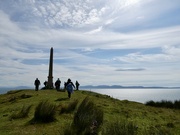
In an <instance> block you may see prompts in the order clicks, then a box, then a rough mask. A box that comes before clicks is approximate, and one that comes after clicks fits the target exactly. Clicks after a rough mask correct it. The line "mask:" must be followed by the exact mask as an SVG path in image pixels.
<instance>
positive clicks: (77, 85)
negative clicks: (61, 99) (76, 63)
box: [76, 81, 80, 90]
mask: <svg viewBox="0 0 180 135" xmlns="http://www.w3.org/2000/svg"><path fill="white" fill-rule="evenodd" d="M79 85H80V84H79V82H78V81H76V90H79Z"/></svg>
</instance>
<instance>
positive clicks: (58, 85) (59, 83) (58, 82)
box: [55, 78, 61, 91]
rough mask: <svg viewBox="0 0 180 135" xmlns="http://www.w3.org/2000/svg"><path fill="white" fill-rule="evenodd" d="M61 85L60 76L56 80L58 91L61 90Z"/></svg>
mask: <svg viewBox="0 0 180 135" xmlns="http://www.w3.org/2000/svg"><path fill="white" fill-rule="evenodd" d="M60 85H61V81H60V80H59V78H58V79H57V81H56V82H55V86H56V90H57V91H58V90H60Z"/></svg>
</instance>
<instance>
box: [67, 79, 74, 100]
mask: <svg viewBox="0 0 180 135" xmlns="http://www.w3.org/2000/svg"><path fill="white" fill-rule="evenodd" d="M74 88H75V86H74V84H73V82H71V79H68V81H67V83H66V90H67V92H68V97H69V98H71V93H73V89H74Z"/></svg>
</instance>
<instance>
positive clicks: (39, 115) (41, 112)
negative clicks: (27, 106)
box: [33, 100, 56, 123]
mask: <svg viewBox="0 0 180 135" xmlns="http://www.w3.org/2000/svg"><path fill="white" fill-rule="evenodd" d="M55 114H56V106H55V105H54V104H51V103H49V102H48V101H47V100H46V101H41V102H40V103H39V104H38V105H37V107H36V108H35V112H34V118H33V122H43V123H48V122H52V121H54V120H55Z"/></svg>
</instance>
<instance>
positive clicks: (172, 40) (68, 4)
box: [0, 0, 180, 86]
mask: <svg viewBox="0 0 180 135" xmlns="http://www.w3.org/2000/svg"><path fill="white" fill-rule="evenodd" d="M179 13H180V1H179V0H172V1H170V0H158V1H157V0H113V1H110V0H98V1H94V0H76V1H74V0H47V1H44V0H1V1H0V19H1V21H0V46H1V49H0V86H20V85H23V86H33V83H34V80H35V78H37V77H38V78H39V79H40V81H41V83H42V84H43V82H44V81H45V80H47V76H48V63H49V52H50V48H51V47H53V48H54V67H53V68H54V71H53V76H54V81H55V80H56V79H57V78H60V79H61V81H62V82H64V81H66V80H67V79H68V78H71V79H72V81H74V82H75V81H76V80H78V81H79V83H80V84H81V85H101V84H107V85H124V86H133V85H136V86H137V85H141V86H180V14H179ZM42 86H43V85H42Z"/></svg>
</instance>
